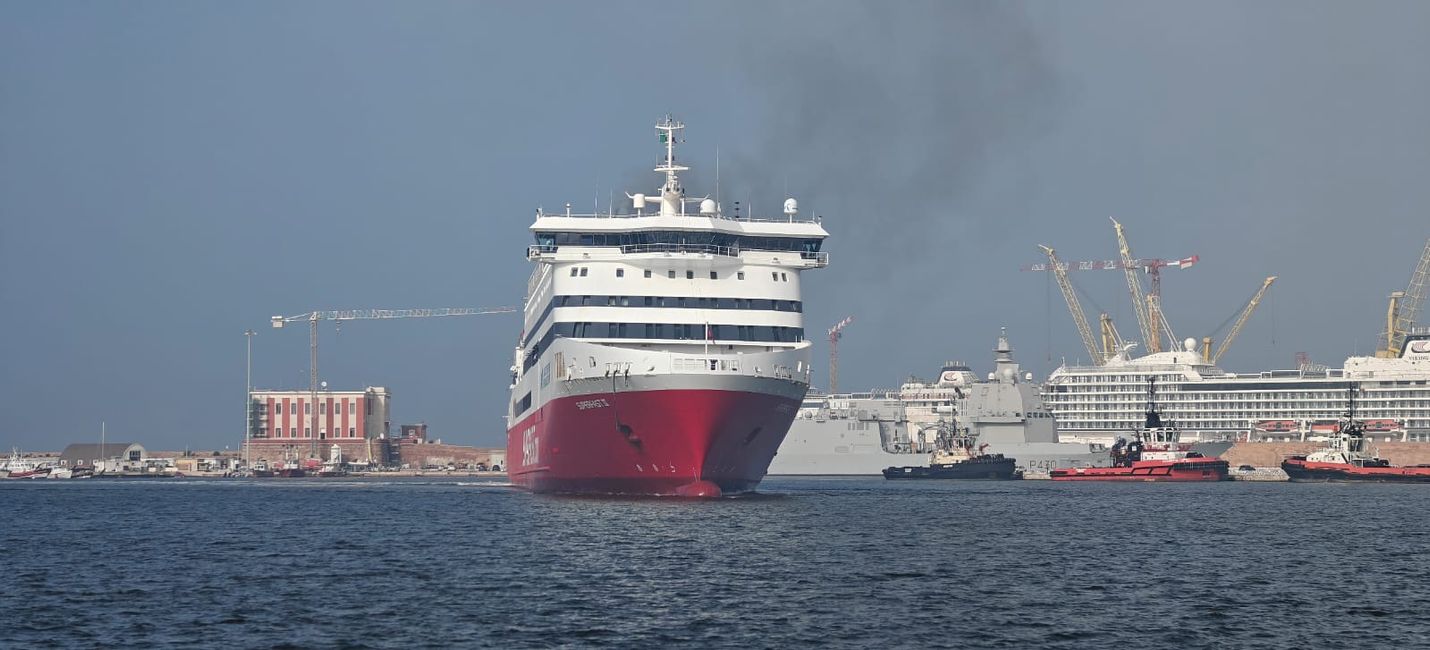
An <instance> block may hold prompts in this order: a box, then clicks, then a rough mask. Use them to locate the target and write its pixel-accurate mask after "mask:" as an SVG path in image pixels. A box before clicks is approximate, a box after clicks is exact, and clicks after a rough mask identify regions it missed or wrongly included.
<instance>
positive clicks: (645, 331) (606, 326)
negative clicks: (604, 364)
mask: <svg viewBox="0 0 1430 650" xmlns="http://www.w3.org/2000/svg"><path fill="white" fill-rule="evenodd" d="M551 331H553V332H555V333H556V336H567V337H573V338H587V337H591V338H611V339H673V340H678V341H685V340H695V341H699V340H707V341H760V342H780V343H798V342H800V341H803V340H804V328H802V327H778V326H767V325H715V324H709V323H706V324H699V323H695V324H692V323H556V324H553V325H552V326H551Z"/></svg>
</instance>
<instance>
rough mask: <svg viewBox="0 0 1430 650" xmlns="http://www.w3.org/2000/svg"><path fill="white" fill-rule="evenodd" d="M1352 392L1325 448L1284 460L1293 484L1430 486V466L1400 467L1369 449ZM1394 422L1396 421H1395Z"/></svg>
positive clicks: (1285, 468)
mask: <svg viewBox="0 0 1430 650" xmlns="http://www.w3.org/2000/svg"><path fill="white" fill-rule="evenodd" d="M1358 390H1360V387H1359V386H1358V385H1352V386H1351V388H1350V389H1349V391H1350V398H1349V400H1348V401H1349V406H1348V407H1347V409H1346V416H1345V417H1344V418H1342V419H1341V421H1340V423H1339V424H1338V426H1337V427H1336V429H1337V433H1336V435H1335V436H1332V437H1331V438H1330V440H1328V441H1327V444H1326V446H1325V447H1323V448H1321V449H1319V450H1317V451H1314V452H1312V453H1310V454H1307V455H1305V456H1291V457H1289V458H1287V459H1286V460H1283V461H1281V469H1282V470H1284V471H1285V472H1286V475H1287V476H1289V477H1291V480H1292V481H1295V482H1298V483H1304V482H1311V481H1364V482H1372V483H1430V465H1415V466H1411V467H1396V466H1394V465H1391V464H1390V461H1388V460H1385V459H1383V458H1378V457H1376V456H1375V455H1373V454H1371V453H1369V452H1368V451H1367V450H1366V438H1365V433H1366V427H1365V424H1364V423H1362V422H1360V421H1359V420H1356V417H1355V413H1356V411H1355V392H1356V391H1358ZM1390 422H1392V423H1393V422H1394V421H1393V420H1391V421H1390Z"/></svg>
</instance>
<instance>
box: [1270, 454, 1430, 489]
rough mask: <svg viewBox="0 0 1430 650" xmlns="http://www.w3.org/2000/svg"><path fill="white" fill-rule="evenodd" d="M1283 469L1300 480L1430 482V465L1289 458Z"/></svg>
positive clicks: (1288, 474) (1296, 479)
mask: <svg viewBox="0 0 1430 650" xmlns="http://www.w3.org/2000/svg"><path fill="white" fill-rule="evenodd" d="M1281 469H1282V470H1284V471H1285V472H1286V475H1287V476H1288V477H1290V478H1291V480H1292V481H1296V482H1311V481H1364V482H1369V483H1430V467H1358V466H1356V465H1347V464H1344V463H1317V462H1312V461H1308V460H1305V459H1302V458H1289V459H1287V460H1284V461H1282V462H1281Z"/></svg>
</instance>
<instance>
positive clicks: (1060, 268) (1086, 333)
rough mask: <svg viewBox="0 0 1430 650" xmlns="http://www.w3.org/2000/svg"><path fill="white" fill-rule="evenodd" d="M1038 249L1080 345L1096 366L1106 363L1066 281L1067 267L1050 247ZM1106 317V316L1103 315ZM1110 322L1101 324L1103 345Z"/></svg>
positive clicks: (1070, 283) (1103, 354)
mask: <svg viewBox="0 0 1430 650" xmlns="http://www.w3.org/2000/svg"><path fill="white" fill-rule="evenodd" d="M1038 248H1039V249H1041V250H1042V251H1043V254H1044V255H1047V256H1048V265H1047V268H1048V270H1050V271H1052V272H1053V277H1054V278H1056V279H1057V281H1058V289H1061V290H1062V292H1063V300H1065V301H1067V303H1068V313H1070V314H1072V319H1073V324H1074V325H1076V326H1077V333H1078V336H1080V337H1082V344H1083V346H1085V347H1086V348H1087V353H1088V355H1089V356H1090V357H1091V358H1092V362H1093V363H1094V364H1096V365H1099V366H1100V365H1102V364H1104V363H1106V362H1107V356H1106V354H1105V353H1103V352H1099V351H1098V349H1097V341H1095V340H1094V339H1093V338H1092V328H1091V327H1088V326H1087V316H1086V315H1084V314H1083V311H1082V303H1080V302H1078V299H1077V291H1075V290H1073V286H1072V281H1070V280H1068V271H1067V265H1065V264H1063V263H1062V262H1061V261H1060V260H1058V254H1057V252H1056V251H1054V250H1053V249H1052V248H1051V247H1048V246H1044V245H1042V244H1038ZM1104 316H1106V314H1104ZM1110 324H1111V320H1110V319H1108V320H1105V321H1104V324H1103V334H1104V339H1103V340H1104V345H1105V344H1106V341H1107V338H1106V336H1107V333H1108V332H1107V327H1108V325H1110ZM1114 331H1115V330H1114Z"/></svg>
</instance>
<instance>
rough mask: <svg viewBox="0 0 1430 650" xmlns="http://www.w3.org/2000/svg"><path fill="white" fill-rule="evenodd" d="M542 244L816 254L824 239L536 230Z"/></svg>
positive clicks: (683, 233)
mask: <svg viewBox="0 0 1430 650" xmlns="http://www.w3.org/2000/svg"><path fill="white" fill-rule="evenodd" d="M536 244H537V245H538V246H545V247H556V246H637V247H640V246H676V247H679V246H690V247H699V246H720V247H723V248H743V249H749V250H765V251H798V252H801V253H815V252H818V251H819V247H820V245H821V244H823V240H820V239H814V238H804V237H753V236H748V235H733V234H729V233H722V232H710V231H690V230H675V231H663V230H647V231H638V232H620V233H574V232H539V233H536Z"/></svg>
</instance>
